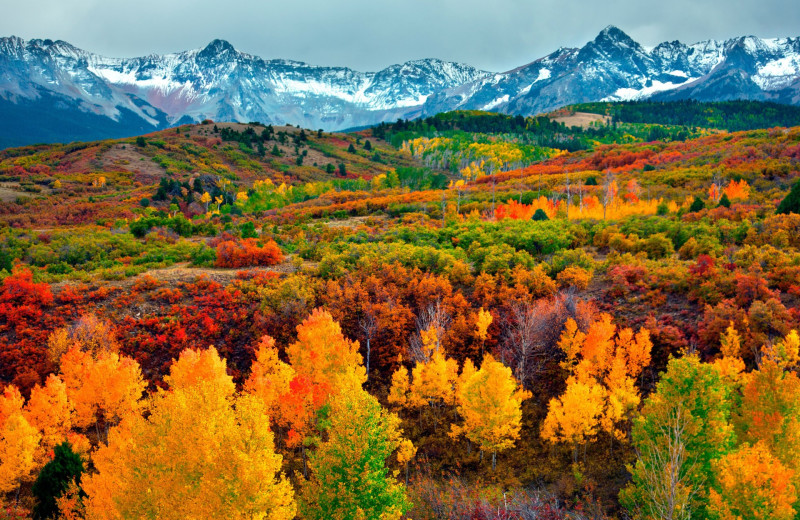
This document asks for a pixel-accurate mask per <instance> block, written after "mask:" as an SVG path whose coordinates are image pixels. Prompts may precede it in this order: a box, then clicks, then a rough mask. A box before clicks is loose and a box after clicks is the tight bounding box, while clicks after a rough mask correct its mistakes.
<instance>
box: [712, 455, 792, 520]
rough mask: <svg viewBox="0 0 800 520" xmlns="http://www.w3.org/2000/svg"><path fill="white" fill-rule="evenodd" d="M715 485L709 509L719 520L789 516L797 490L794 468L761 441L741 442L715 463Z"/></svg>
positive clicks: (787, 518)
mask: <svg viewBox="0 0 800 520" xmlns="http://www.w3.org/2000/svg"><path fill="white" fill-rule="evenodd" d="M714 469H715V476H716V478H715V480H716V481H717V483H718V485H717V486H716V489H711V490H710V491H709V497H708V498H709V509H710V511H711V512H712V514H713V517H714V518H719V519H720V520H792V519H794V518H796V517H797V513H796V512H795V509H794V507H793V506H794V504H795V503H796V502H797V490H796V488H795V487H794V485H793V484H792V479H793V477H794V472H793V471H792V470H791V469H788V468H786V467H785V466H784V465H783V464H781V462H780V461H779V460H778V459H776V458H775V457H774V456H773V455H772V454H771V453H770V452H769V449H767V447H766V446H764V445H763V444H761V443H758V444H756V445H754V446H748V445H746V444H745V445H743V446H742V447H741V448H739V449H738V450H737V451H734V452H731V453H728V454H727V455H725V456H723V457H722V458H721V459H720V460H718V461H716V462H715V463H714Z"/></svg>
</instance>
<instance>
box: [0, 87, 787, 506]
mask: <svg viewBox="0 0 800 520" xmlns="http://www.w3.org/2000/svg"><path fill="white" fill-rule="evenodd" d="M798 330H800V111H798V110H797V109H796V108H794V107H784V106H782V105H774V104H770V103H757V102H725V103H698V102H689V103H687V102H679V103H674V104H671V103H655V102H636V103H590V104H585V105H576V106H573V107H567V108H565V109H562V110H559V111H557V112H554V113H551V114H547V115H541V116H537V117H528V118H525V117H521V116H517V117H514V116H506V115H501V114H496V113H488V112H478V111H458V112H448V113H443V114H439V115H437V116H434V117H430V118H426V119H418V120H414V121H406V120H398V121H396V122H394V123H383V124H381V125H378V126H375V127H372V128H368V129H364V130H359V131H354V132H342V133H330V132H325V131H323V130H316V129H301V128H298V127H294V126H273V125H264V124H261V123H258V122H252V123H249V124H244V123H223V122H214V121H211V120H206V121H203V122H202V123H199V124H192V125H182V126H178V127H174V128H170V129H167V130H163V131H159V132H155V133H151V134H146V135H142V136H137V137H132V138H123V139H112V140H105V141H97V142H86V143H82V142H81V143H69V144H42V145H32V146H26V147H22V148H12V149H6V150H2V151H0V520H6V519H8V520H11V519H15V520H21V519H29V518H33V519H37V520H38V519H65V520H77V519H86V520H106V519H107V520H122V519H143V518H147V519H162V520H169V519H175V520H183V519H196V520H200V519H212V518H219V519H223V518H224V519H242V520H244V519H248V520H250V519H270V520H283V519H287V520H288V519H294V518H297V519H308V520H311V519H320V520H321V519H335V520H356V519H358V520H372V519H375V520H390V519H398V520H399V519H401V518H408V519H413V520H429V519H430V520H434V519H442V520H444V519H447V520H462V519H463V520H472V519H475V520H484V519H485V520H489V519H498V520H532V519H542V520H559V519H581V520H583V519H587V520H588V519H603V518H609V519H612V518H613V519H642V520H644V519H653V520H656V519H675V520H677V519H690V518H695V519H709V520H715V519H720V520H722V519H725V520H728V519H730V520H747V519H753V520H755V519H778V520H791V519H796V518H800V457H798V453H799V452H800V435H798V431H800V377H798V372H800V336H799V335H798Z"/></svg>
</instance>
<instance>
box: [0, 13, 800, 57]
mask: <svg viewBox="0 0 800 520" xmlns="http://www.w3.org/2000/svg"><path fill="white" fill-rule="evenodd" d="M0 7H2V9H1V10H0V13H2V14H1V15H0V35H3V36H10V35H12V34H13V35H16V36H20V37H22V38H25V39H30V38H50V39H54V40H56V39H62V40H66V41H68V42H70V43H72V44H74V45H76V46H78V47H80V48H83V49H86V50H89V51H93V52H97V53H99V54H103V55H106V56H113V57H132V56H141V55H145V54H150V53H166V52H175V51H181V50H187V49H193V48H199V47H203V46H205V45H206V44H207V43H208V42H209V41H211V40H212V39H214V38H222V39H226V40H228V41H230V42H231V43H232V44H233V45H234V46H235V47H236V48H237V49H239V50H242V51H245V52H249V53H251V54H256V55H259V56H262V57H264V58H289V59H296V60H301V61H306V62H309V63H312V64H316V65H345V66H349V67H352V68H355V69H357V70H362V71H372V70H378V69H380V68H383V67H385V66H387V65H391V64H394V63H400V62H403V61H407V60H411V59H418V58H442V59H445V60H453V61H460V62H465V63H469V64H470V65H474V66H476V67H480V68H483V69H487V70H491V71H504V70H508V69H510V68H513V67H516V66H519V65H522V64H525V63H528V62H530V61H533V60H534V59H536V58H539V57H541V56H544V55H545V54H548V53H550V52H552V51H554V50H556V49H557V48H558V47H561V46H564V47H573V46H581V45H583V44H584V43H586V42H587V41H589V40H591V39H593V38H594V37H595V36H596V35H597V33H598V32H599V31H600V30H602V29H603V27H605V26H606V25H610V24H613V25H616V26H617V27H619V28H620V29H622V30H623V31H625V32H627V33H628V34H629V35H631V36H632V37H633V38H634V39H635V40H637V41H638V42H640V43H641V44H643V45H646V46H652V45H655V44H657V43H659V42H661V41H665V40H675V39H678V40H681V41H683V42H685V43H692V42H696V41H699V40H705V39H709V38H716V39H725V38H730V37H734V36H741V35H750V34H752V35H755V36H760V37H763V38H768V37H785V36H800V8H798V4H797V0H660V1H657V2H650V1H647V0H607V1H601V0H346V1H340V2H336V1H330V0H280V1H275V0H124V1H120V0H0Z"/></svg>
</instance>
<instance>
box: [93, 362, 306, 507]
mask: <svg viewBox="0 0 800 520" xmlns="http://www.w3.org/2000/svg"><path fill="white" fill-rule="evenodd" d="M165 381H166V382H167V383H168V385H169V386H170V388H169V390H168V391H163V390H162V391H159V392H158V393H157V394H155V395H153V396H152V397H151V398H150V399H149V403H148V409H149V415H148V416H147V417H146V418H145V417H144V416H142V415H140V414H135V415H130V416H128V417H126V418H125V419H124V420H123V421H122V423H120V425H119V426H117V427H115V428H114V429H112V430H111V433H110V435H109V442H108V445H107V446H101V447H100V448H99V449H98V450H97V452H96V453H95V455H94V457H93V462H94V465H95V468H96V469H97V472H96V473H94V474H92V475H90V476H89V477H88V478H85V479H84V481H83V482H82V485H83V489H84V491H85V492H86V493H87V495H88V499H87V500H86V519H87V520H101V519H103V520H104V519H109V520H110V519H114V520H117V519H120V518H159V519H160V520H179V519H186V518H195V519H204V518H226V519H233V520H251V519H258V520H288V519H292V518H294V516H295V513H296V508H295V504H294V498H293V491H292V487H291V484H290V483H289V482H288V481H287V480H286V479H285V478H284V477H283V475H282V474H281V473H280V469H281V463H282V458H281V456H280V455H278V454H276V453H275V451H274V444H273V434H272V431H271V430H270V426H269V417H268V416H267V415H266V413H265V412H264V410H263V406H262V405H261V403H260V402H259V400H258V399H257V398H256V397H254V396H251V395H246V394H245V395H237V394H236V393H235V385H234V384H233V380H232V379H231V377H230V376H228V375H227V371H226V365H225V361H224V360H222V359H220V358H219V355H218V354H217V351H216V350H215V349H213V348H209V349H207V350H205V351H201V352H198V351H192V350H187V351H184V352H183V353H182V354H181V356H180V358H179V359H178V361H177V362H175V364H174V365H173V366H172V368H171V369H170V375H169V376H167V377H166V378H165Z"/></svg>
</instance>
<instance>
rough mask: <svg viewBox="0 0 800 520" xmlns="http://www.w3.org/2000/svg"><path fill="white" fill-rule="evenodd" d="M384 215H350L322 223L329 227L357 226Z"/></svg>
mask: <svg viewBox="0 0 800 520" xmlns="http://www.w3.org/2000/svg"><path fill="white" fill-rule="evenodd" d="M385 218H386V217H379V216H374V215H369V216H365V217H350V218H346V219H343V220H329V221H327V222H325V223H324V224H323V225H325V226H327V227H329V228H357V227H358V226H363V225H365V224H366V225H368V224H369V223H370V222H371V221H374V220H379V219H381V220H382V219H385Z"/></svg>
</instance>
